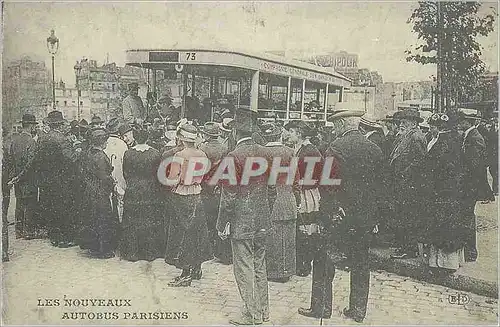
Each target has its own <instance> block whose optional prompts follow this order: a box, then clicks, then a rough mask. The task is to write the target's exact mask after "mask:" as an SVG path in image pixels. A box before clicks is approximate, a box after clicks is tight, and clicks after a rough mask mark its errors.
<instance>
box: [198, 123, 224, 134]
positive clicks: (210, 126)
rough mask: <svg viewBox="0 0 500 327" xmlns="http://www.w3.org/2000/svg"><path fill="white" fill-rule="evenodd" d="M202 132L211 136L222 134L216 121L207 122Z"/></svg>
mask: <svg viewBox="0 0 500 327" xmlns="http://www.w3.org/2000/svg"><path fill="white" fill-rule="evenodd" d="M201 132H202V133H203V134H206V135H209V136H219V135H220V134H221V132H220V128H219V125H218V124H217V123H214V122H207V123H205V125H203V127H202V128H201Z"/></svg>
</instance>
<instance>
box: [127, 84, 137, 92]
mask: <svg viewBox="0 0 500 327" xmlns="http://www.w3.org/2000/svg"><path fill="white" fill-rule="evenodd" d="M128 89H129V90H137V89H139V84H138V83H130V84H129V85H128Z"/></svg>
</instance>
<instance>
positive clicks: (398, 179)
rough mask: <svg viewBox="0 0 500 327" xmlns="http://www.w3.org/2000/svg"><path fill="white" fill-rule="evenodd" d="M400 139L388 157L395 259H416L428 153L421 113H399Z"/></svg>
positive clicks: (411, 111) (410, 110)
mask: <svg viewBox="0 0 500 327" xmlns="http://www.w3.org/2000/svg"><path fill="white" fill-rule="evenodd" d="M398 118H399V119H400V121H401V123H400V128H401V135H400V136H399V137H398V139H397V140H396V142H395V144H394V148H393V150H392V152H391V154H390V160H389V164H390V169H391V173H392V176H391V177H392V181H391V185H392V190H391V191H392V192H393V193H392V194H393V196H394V210H395V214H394V219H393V222H392V225H393V226H392V227H393V228H394V234H395V238H396V243H397V245H398V249H397V250H396V253H395V254H394V255H392V258H394V259H403V258H410V257H415V256H416V253H417V241H418V237H419V236H420V235H419V233H421V232H422V230H420V229H419V226H421V223H420V219H421V218H422V217H421V216H420V214H421V212H420V209H421V206H422V199H423V198H424V196H425V191H424V180H423V178H422V173H423V172H422V169H423V168H422V166H423V163H424V158H425V155H426V152H427V145H426V141H425V137H424V135H423V134H422V132H421V131H420V129H419V128H418V125H417V124H418V123H421V122H422V121H423V119H422V118H420V113H419V112H418V111H416V110H413V109H405V110H402V111H400V112H399V115H398Z"/></svg>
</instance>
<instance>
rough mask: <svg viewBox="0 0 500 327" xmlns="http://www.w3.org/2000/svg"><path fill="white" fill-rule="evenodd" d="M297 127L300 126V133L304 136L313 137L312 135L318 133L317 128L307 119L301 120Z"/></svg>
mask: <svg viewBox="0 0 500 327" xmlns="http://www.w3.org/2000/svg"><path fill="white" fill-rule="evenodd" d="M297 127H298V128H299V130H300V133H301V134H302V136H304V137H312V136H315V135H316V134H317V132H316V130H315V128H314V127H313V126H312V125H311V124H310V123H308V122H306V121H303V120H301V121H299V123H298V126H297Z"/></svg>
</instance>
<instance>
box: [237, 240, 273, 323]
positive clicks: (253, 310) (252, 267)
mask: <svg viewBox="0 0 500 327" xmlns="http://www.w3.org/2000/svg"><path fill="white" fill-rule="evenodd" d="M231 247H232V252H233V270H234V277H235V279H236V284H237V285H238V291H239V292H240V296H241V298H242V300H243V302H244V305H245V306H244V310H243V312H242V314H243V316H245V317H248V318H250V319H251V320H253V321H254V322H262V319H263V317H269V290H268V284H267V273H266V239H265V237H258V238H254V239H245V240H238V239H231Z"/></svg>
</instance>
